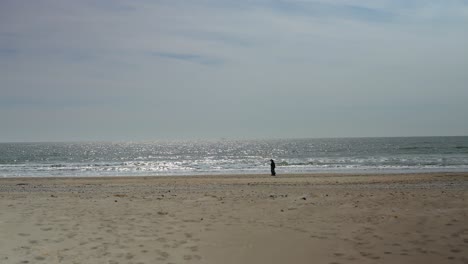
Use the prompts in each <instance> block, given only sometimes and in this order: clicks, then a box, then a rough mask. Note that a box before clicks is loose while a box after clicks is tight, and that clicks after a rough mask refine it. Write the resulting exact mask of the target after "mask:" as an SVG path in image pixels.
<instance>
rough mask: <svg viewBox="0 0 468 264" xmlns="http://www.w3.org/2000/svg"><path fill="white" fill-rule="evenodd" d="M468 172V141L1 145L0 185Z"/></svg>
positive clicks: (290, 140) (377, 139)
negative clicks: (7, 180) (9, 181)
mask: <svg viewBox="0 0 468 264" xmlns="http://www.w3.org/2000/svg"><path fill="white" fill-rule="evenodd" d="M270 159H274V160H275V162H276V165H277V172H278V173H279V174H281V173H307V172H311V173H312V172H344V173H353V172H354V173H358V172H359V173H365V172H389V173H393V172H435V171H447V172H457V171H468V137H410V138H330V139H279V140H213V141H154V142H81V143H71V142H70V143H0V177H45V176H48V177H50V176H131V175H135V176H137V175H141V176H142V175H155V176H157V175H201V174H263V173H269V160H270Z"/></svg>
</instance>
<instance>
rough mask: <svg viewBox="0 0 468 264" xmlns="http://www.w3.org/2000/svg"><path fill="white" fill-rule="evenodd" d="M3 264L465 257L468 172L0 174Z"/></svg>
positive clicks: (419, 260) (371, 260)
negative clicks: (121, 175) (149, 175)
mask: <svg viewBox="0 0 468 264" xmlns="http://www.w3.org/2000/svg"><path fill="white" fill-rule="evenodd" d="M0 197H1V199H0V234H1V235H0V263H7V264H8V263H109V264H111V263H113V264H116V263H119V264H121V263H133V264H142V263H145V264H149V263H164V264H170V263H175V264H177V263H212V264H218V263H233V264H234V263H270V264H271V263H296V264H299V263H330V264H331V263H335V264H336V263H468V222H467V219H468V173H428V174H406V175H403V174H388V175H376V174H368V175H338V174H322V175H320V174H316V175H279V176H278V177H271V176H267V175H237V176H236V175H225V176H190V177H189V176H177V177H112V178H111V177H105V178H104V177H102V178H71V177H70V178H9V179H0Z"/></svg>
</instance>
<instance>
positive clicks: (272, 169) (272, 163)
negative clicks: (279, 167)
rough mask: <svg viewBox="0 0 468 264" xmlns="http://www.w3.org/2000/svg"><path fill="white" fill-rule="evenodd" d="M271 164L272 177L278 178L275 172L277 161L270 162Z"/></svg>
mask: <svg viewBox="0 0 468 264" xmlns="http://www.w3.org/2000/svg"><path fill="white" fill-rule="evenodd" d="M270 161H271V163H270V168H271V176H276V172H275V168H276V166H275V161H274V160H270Z"/></svg>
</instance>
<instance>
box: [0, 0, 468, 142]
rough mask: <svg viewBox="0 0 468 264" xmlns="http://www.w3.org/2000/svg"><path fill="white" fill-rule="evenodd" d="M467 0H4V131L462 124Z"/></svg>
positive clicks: (285, 130) (0, 99) (126, 135)
mask: <svg viewBox="0 0 468 264" xmlns="http://www.w3.org/2000/svg"><path fill="white" fill-rule="evenodd" d="M467 118H468V1H467V0H458V1H457V0H454V1H452V0H416V1H415V0H315V1H314V0H303V1H300V0H284V1H266V0H200V1H197V0H187V1H179V0H128V1H124V0H68V1H67V0H30V1H27V0H25V1H18V0H1V1H0V141H1V142H5V141H68V140H73V141H76V140H153V139H187V138H188V139H198V138H222V137H225V138H295V137H347V136H418V135H421V136H425V135H468V121H467V120H468V119H467Z"/></svg>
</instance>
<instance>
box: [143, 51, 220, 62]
mask: <svg viewBox="0 0 468 264" xmlns="http://www.w3.org/2000/svg"><path fill="white" fill-rule="evenodd" d="M151 54H152V55H154V56H157V57H160V58H164V59H172V60H180V61H187V62H193V63H197V64H202V65H218V64H222V63H223V60H221V59H216V58H212V57H207V56H202V55H200V54H188V53H169V52H153V53H151Z"/></svg>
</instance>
